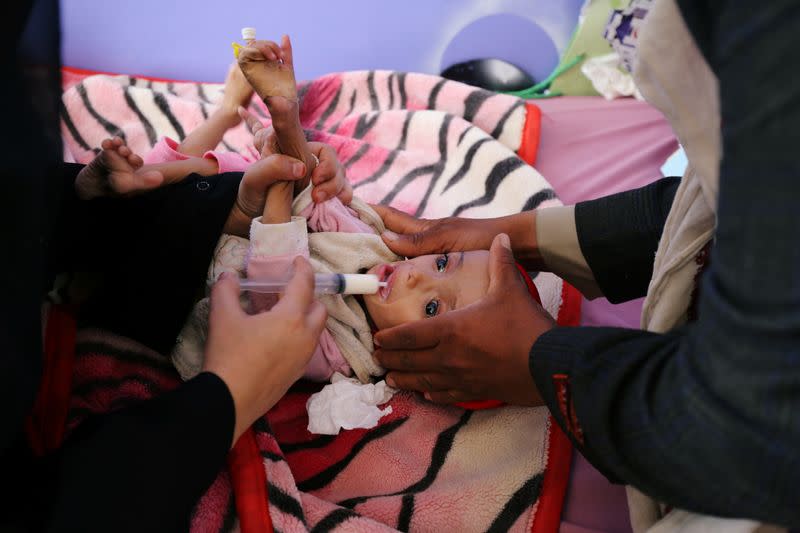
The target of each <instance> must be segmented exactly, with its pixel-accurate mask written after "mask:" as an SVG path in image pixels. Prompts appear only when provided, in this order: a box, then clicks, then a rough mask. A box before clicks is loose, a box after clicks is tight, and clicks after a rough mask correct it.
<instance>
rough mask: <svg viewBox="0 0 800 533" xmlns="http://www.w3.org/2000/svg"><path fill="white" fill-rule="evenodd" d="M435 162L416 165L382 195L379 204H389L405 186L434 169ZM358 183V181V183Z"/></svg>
mask: <svg viewBox="0 0 800 533" xmlns="http://www.w3.org/2000/svg"><path fill="white" fill-rule="evenodd" d="M436 167H437V164H433V165H425V166H424V167H418V168H415V169H414V170H412V171H411V172H409V173H408V174H406V175H405V176H403V177H402V178H400V180H399V181H398V182H397V184H396V185H395V186H394V189H392V190H391V191H389V193H388V194H387V195H386V196H384V197H383V199H382V200H381V201H380V203H381V204H384V205H389V204H390V203H391V202H392V200H394V198H395V196H397V195H398V194H400V193H401V192H402V191H403V189H405V188H406V186H407V185H408V184H409V183H411V182H413V181H414V180H416V179H417V178H419V177H420V176H425V175H426V174H431V173H433V172H435V171H436ZM359 185H360V183H359Z"/></svg>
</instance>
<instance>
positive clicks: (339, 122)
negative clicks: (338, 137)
mask: <svg viewBox="0 0 800 533" xmlns="http://www.w3.org/2000/svg"><path fill="white" fill-rule="evenodd" d="M357 97H358V89H353V92H352V94H351V95H350V107H349V108H348V109H347V113H345V114H344V115H342V118H340V119H339V120H337V121H336V124H334V125H333V126H331V127H330V128H328V133H336V132H337V131H339V126H341V125H342V121H343V120H344V119H345V118H347V117H349V116H350V115H352V114H353V109H355V108H356V98H357Z"/></svg>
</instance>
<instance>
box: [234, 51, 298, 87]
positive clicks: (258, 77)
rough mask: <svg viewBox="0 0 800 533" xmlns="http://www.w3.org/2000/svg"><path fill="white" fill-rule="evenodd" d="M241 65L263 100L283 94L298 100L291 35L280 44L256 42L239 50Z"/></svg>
mask: <svg viewBox="0 0 800 533" xmlns="http://www.w3.org/2000/svg"><path fill="white" fill-rule="evenodd" d="M237 60H238V62H239V67H240V68H241V70H242V73H243V74H244V76H245V78H247V81H249V82H250V85H251V86H252V87H253V89H255V91H256V93H257V94H258V96H259V97H260V98H261V99H262V100H266V99H267V98H270V97H273V96H281V97H284V98H286V99H287V100H289V101H291V102H297V86H296V84H295V79H294V63H293V59H292V43H291V41H290V40H289V37H288V36H287V35H284V36H283V38H282V39H281V44H280V45H278V44H277V43H274V42H272V41H253V42H252V43H250V44H248V45H247V46H245V47H243V48H242V49H241V50H240V51H239V55H238V57H237Z"/></svg>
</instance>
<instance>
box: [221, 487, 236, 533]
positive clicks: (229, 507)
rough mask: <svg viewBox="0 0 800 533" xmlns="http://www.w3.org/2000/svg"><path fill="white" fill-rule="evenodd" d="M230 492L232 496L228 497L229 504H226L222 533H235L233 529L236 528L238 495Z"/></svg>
mask: <svg viewBox="0 0 800 533" xmlns="http://www.w3.org/2000/svg"><path fill="white" fill-rule="evenodd" d="M228 492H229V493H230V494H229V496H228V503H226V504H225V514H224V515H222V525H221V526H220V528H219V530H220V533H228V532H230V531H233V528H234V527H235V526H236V517H237V514H236V495H235V494H234V492H233V490H232V489H231V490H229V491H228Z"/></svg>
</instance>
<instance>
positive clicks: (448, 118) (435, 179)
mask: <svg viewBox="0 0 800 533" xmlns="http://www.w3.org/2000/svg"><path fill="white" fill-rule="evenodd" d="M452 123H453V115H445V117H444V120H443V121H442V127H441V128H439V153H440V154H441V156H440V158H439V162H438V163H437V164H436V171H435V172H434V173H433V176H431V181H430V182H429V183H428V189H427V190H426V191H425V194H424V195H423V197H422V200H421V201H420V202H419V205H418V206H417V210H416V212H415V213H414V216H417V217H418V216H420V215H421V214H422V213H423V212H424V211H425V208H426V207H428V200H429V199H430V197H431V193H433V189H434V187H436V184H437V183H439V178H441V177H442V172H444V168H445V165H446V164H447V138H448V136H449V134H450V125H451V124H452Z"/></svg>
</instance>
